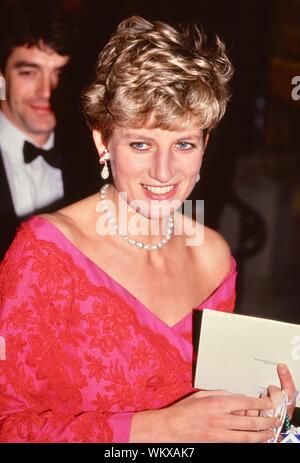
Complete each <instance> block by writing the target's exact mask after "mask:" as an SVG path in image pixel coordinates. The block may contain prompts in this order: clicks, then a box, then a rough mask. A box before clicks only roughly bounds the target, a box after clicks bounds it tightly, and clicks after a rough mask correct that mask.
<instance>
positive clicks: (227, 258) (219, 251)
mask: <svg viewBox="0 0 300 463" xmlns="http://www.w3.org/2000/svg"><path fill="white" fill-rule="evenodd" d="M185 220H188V224H189V226H190V227H191V225H192V227H193V229H194V230H198V233H199V235H198V239H197V240H194V242H195V245H194V246H192V247H191V250H192V254H193V255H194V258H195V259H196V260H197V261H198V263H199V265H201V268H202V269H206V270H207V271H208V272H209V273H210V274H212V275H215V277H216V279H217V280H218V278H223V276H224V275H226V274H227V273H228V272H229V271H230V269H231V265H232V261H231V259H232V257H231V250H230V248H229V245H228V243H227V242H226V240H225V239H224V238H223V237H222V235H221V234H220V233H218V232H217V231H215V230H213V229H211V228H209V227H207V226H205V225H202V224H199V223H197V222H196V221H195V220H192V219H191V218H188V219H185ZM192 242H193V241H192Z"/></svg>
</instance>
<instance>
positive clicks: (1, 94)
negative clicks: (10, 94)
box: [0, 72, 6, 101]
mask: <svg viewBox="0 0 300 463" xmlns="http://www.w3.org/2000/svg"><path fill="white" fill-rule="evenodd" d="M0 100H2V101H4V100H6V84H5V78H4V75H3V74H2V73H1V72H0Z"/></svg>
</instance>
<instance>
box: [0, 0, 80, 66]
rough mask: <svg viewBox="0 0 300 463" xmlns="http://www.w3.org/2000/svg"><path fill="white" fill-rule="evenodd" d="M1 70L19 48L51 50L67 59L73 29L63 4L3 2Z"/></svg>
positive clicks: (37, 0) (29, 0) (21, 0)
mask: <svg viewBox="0 0 300 463" xmlns="http://www.w3.org/2000/svg"><path fill="white" fill-rule="evenodd" d="M0 17H1V19H0V70H1V71H2V72H4V70H5V66H6V62H7V59H8V57H9V56H10V54H11V53H12V51H13V49H14V48H15V47H18V46H23V45H26V46H28V47H33V46H37V47H39V48H41V49H42V47H43V46H45V45H46V46H47V47H50V48H51V49H53V50H54V51H55V52H56V53H58V54H60V55H70V54H71V52H72V47H73V46H74V39H75V29H74V25H73V24H72V22H71V21H70V18H69V17H68V16H67V14H66V13H65V12H64V10H63V9H62V2H59V4H58V2H56V1H49V0H47V1H40V0H10V1H9V0H6V4H4V5H3V4H2V8H1V12H0Z"/></svg>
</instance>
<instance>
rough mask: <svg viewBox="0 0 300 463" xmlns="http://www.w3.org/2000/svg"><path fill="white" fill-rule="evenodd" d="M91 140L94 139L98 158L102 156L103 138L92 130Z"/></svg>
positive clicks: (97, 131) (103, 148)
mask: <svg viewBox="0 0 300 463" xmlns="http://www.w3.org/2000/svg"><path fill="white" fill-rule="evenodd" d="M93 139H94V143H95V145H96V148H97V151H98V154H99V156H100V154H102V153H103V151H104V150H105V145H104V142H103V136H102V134H101V132H99V130H96V129H94V130H93Z"/></svg>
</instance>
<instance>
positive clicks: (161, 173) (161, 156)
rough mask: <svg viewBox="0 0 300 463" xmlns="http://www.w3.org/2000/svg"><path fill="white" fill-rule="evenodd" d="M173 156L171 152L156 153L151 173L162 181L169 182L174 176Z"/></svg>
mask: <svg viewBox="0 0 300 463" xmlns="http://www.w3.org/2000/svg"><path fill="white" fill-rule="evenodd" d="M173 169H174V165H173V157H172V154H171V153H169V152H165V153H163V152H159V153H156V154H155V158H154V162H153V166H152V167H151V171H150V175H151V177H153V178H155V180H157V181H159V182H160V183H168V181H169V180H171V178H172V177H173Z"/></svg>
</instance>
